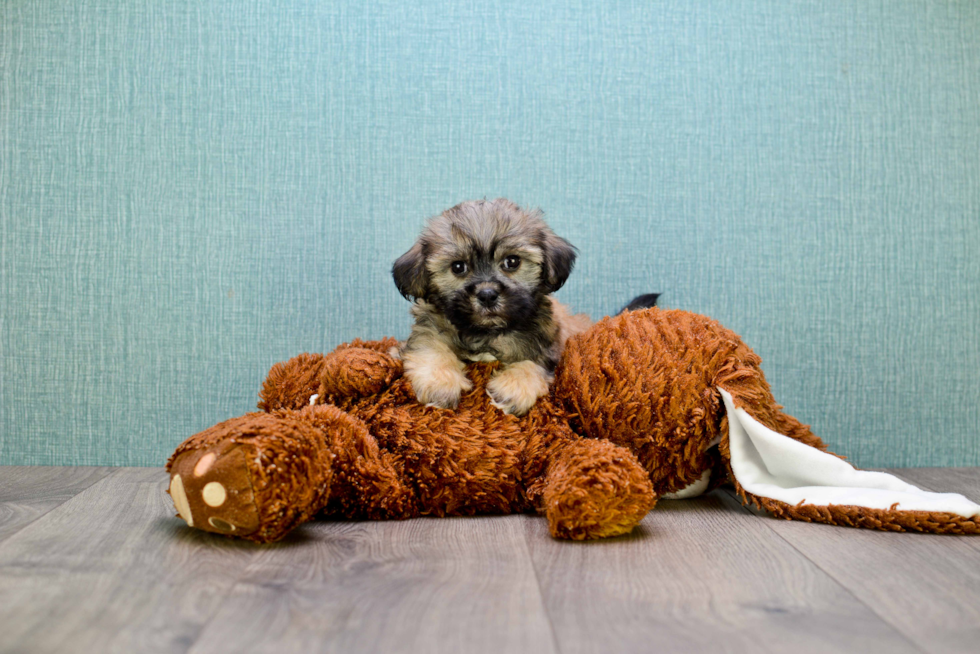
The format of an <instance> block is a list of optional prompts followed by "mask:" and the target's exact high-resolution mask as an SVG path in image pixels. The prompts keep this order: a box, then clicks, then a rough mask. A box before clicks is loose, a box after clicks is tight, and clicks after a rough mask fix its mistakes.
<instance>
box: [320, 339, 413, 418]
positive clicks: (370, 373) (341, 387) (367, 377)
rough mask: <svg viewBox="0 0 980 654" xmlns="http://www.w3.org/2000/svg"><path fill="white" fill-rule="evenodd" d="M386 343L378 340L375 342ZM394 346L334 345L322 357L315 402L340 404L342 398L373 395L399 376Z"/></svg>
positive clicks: (399, 366)
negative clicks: (383, 348) (332, 348)
mask: <svg viewBox="0 0 980 654" xmlns="http://www.w3.org/2000/svg"><path fill="white" fill-rule="evenodd" d="M384 343H386V342H385V341H379V342H377V344H378V345H379V346H380V344H384ZM369 345H371V344H369ZM396 354H397V349H392V350H391V351H390V352H389V351H381V350H380V349H379V348H378V347H350V346H345V347H342V348H338V349H336V350H334V351H333V352H331V353H330V354H328V355H326V356H325V357H324V362H323V366H322V368H321V369H320V371H319V384H318V385H317V391H316V393H317V395H318V401H319V402H337V403H341V401H342V400H343V399H353V398H361V397H366V396H369V395H376V394H378V393H380V392H382V391H383V390H385V389H386V388H388V387H389V386H390V385H391V382H392V381H393V380H394V379H395V378H396V377H398V376H399V375H401V372H402V363H401V361H400V360H399V359H397V358H396V356H395V355H396Z"/></svg>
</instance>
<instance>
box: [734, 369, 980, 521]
mask: <svg viewBox="0 0 980 654" xmlns="http://www.w3.org/2000/svg"><path fill="white" fill-rule="evenodd" d="M732 390H733V392H735V393H738V390H736V389H732ZM719 391H720V392H721V395H722V398H723V400H724V403H725V413H726V418H727V423H728V430H727V434H723V436H722V441H721V443H720V444H719V445H720V449H721V452H722V455H723V458H724V459H725V460H726V461H727V463H728V466H729V470H730V472H731V478H732V480H733V482H734V484H735V489H736V491H737V492H738V494H739V496H740V497H741V498H742V501H743V502H746V503H747V502H751V503H752V504H754V505H756V506H757V507H759V508H761V509H764V510H765V511H768V512H769V513H772V514H773V515H775V516H776V517H780V518H786V519H788V520H804V521H807V522H824V523H829V524H834V525H842V526H848V527H866V528H871V529H881V530H886V531H921V532H932V533H949V534H978V533H980V505H977V504H975V503H973V502H971V501H970V500H968V499H967V498H966V497H964V496H962V495H959V494H956V493H932V492H928V491H924V490H922V489H920V488H917V487H916V486H913V485H911V484H908V483H906V482H904V481H902V480H900V479H898V478H897V477H894V476H892V475H889V474H886V473H883V472H872V471H867V470H858V469H856V468H854V467H853V466H852V465H850V464H849V463H847V462H846V461H844V460H843V459H841V458H839V457H837V456H836V455H834V454H832V453H830V452H827V451H822V449H821V448H820V447H819V446H820V445H822V443H820V442H819V439H816V437H813V436H812V434H810V436H811V438H810V439H801V438H797V436H799V434H793V437H790V436H788V435H784V434H780V433H777V432H776V431H774V430H772V429H770V428H769V427H767V426H765V425H764V424H762V423H761V422H759V421H758V420H756V418H754V417H753V416H751V415H750V414H749V413H748V412H747V411H746V410H745V409H742V408H739V407H738V406H737V404H738V401H737V399H736V398H735V397H733V395H732V394H731V393H729V392H728V391H726V390H725V389H723V388H720V387H719ZM750 405H751V404H750ZM780 413H781V412H780ZM783 417H785V418H786V419H789V417H788V416H786V415H785V414H783ZM767 422H772V421H767ZM790 422H791V423H794V422H795V421H790ZM808 440H814V443H812V444H807V443H806V441H808ZM817 444H818V445H817ZM813 445H817V447H814V446H813Z"/></svg>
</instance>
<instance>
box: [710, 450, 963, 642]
mask: <svg viewBox="0 0 980 654" xmlns="http://www.w3.org/2000/svg"><path fill="white" fill-rule="evenodd" d="M887 472H891V473H898V474H899V476H902V477H905V478H906V479H907V480H908V481H909V482H910V483H917V482H919V481H922V482H923V484H922V485H924V486H929V485H933V486H934V487H935V489H936V490H946V491H953V492H957V491H958V490H968V487H970V485H971V484H974V483H975V481H974V480H975V479H976V478H977V477H976V476H977V475H980V469H973V470H972V472H970V471H961V472H959V473H950V472H948V471H947V472H945V473H942V474H940V473H939V472H938V471H933V472H926V473H911V472H910V471H908V470H888V471H887ZM957 479H959V481H956V480H957ZM926 481H928V482H929V484H926V483H925V482H926ZM974 487H975V486H974ZM973 495H974V496H975V493H974V494H973ZM729 501H730V502H731V503H732V504H733V505H734V504H737V503H738V501H737V499H736V498H735V496H734V494H729ZM757 519H758V520H759V523H760V524H762V525H765V526H766V528H768V529H770V530H772V531H773V532H774V533H776V534H778V535H779V536H780V537H781V538H783V539H784V540H785V541H786V542H788V543H790V544H791V545H792V546H793V547H794V548H796V549H797V550H798V551H799V552H801V553H802V554H804V555H805V556H806V557H807V558H808V559H810V560H811V561H813V562H814V563H815V564H816V565H817V566H819V567H820V569H822V570H824V571H825V572H826V573H827V574H828V575H830V576H831V577H832V578H833V579H834V580H836V581H837V582H838V583H839V584H840V585H842V586H843V587H845V588H846V589H847V590H848V591H850V592H851V593H852V594H853V595H854V596H855V597H857V598H858V599H859V600H861V601H862V602H863V603H865V604H866V605H868V606H869V607H871V609H872V610H873V611H874V612H875V613H876V614H877V615H879V616H881V618H882V619H883V620H885V621H887V622H888V623H889V624H890V625H892V626H893V627H894V628H895V629H897V630H898V631H900V632H901V633H902V634H904V635H905V636H906V637H907V638H908V639H909V640H911V641H912V642H914V643H916V644H917V645H918V646H919V647H920V648H921V649H922V650H924V651H927V652H944V653H945V652H971V653H972V652H976V651H977V643H978V642H980V566H978V565H977V561H978V558H977V549H976V547H977V537H976V536H944V535H936V534H918V533H892V532H879V531H872V530H868V529H850V528H847V527H835V526H830V525H819V524H808V523H805V522H793V521H787V520H775V519H772V518H769V517H768V516H760V517H758V518H757Z"/></svg>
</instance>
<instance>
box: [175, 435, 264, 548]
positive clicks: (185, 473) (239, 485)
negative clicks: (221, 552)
mask: <svg viewBox="0 0 980 654" xmlns="http://www.w3.org/2000/svg"><path fill="white" fill-rule="evenodd" d="M168 492H169V493H170V497H171V498H172V499H173V502H174V506H175V507H176V509H177V513H178V514H180V517H181V518H183V519H184V522H186V523H187V525H188V526H189V527H196V528H198V529H203V530H204V531H211V532H214V533H219V534H225V535H228V536H240V537H241V536H248V535H250V534H252V533H253V532H255V531H256V530H257V529H258V527H259V511H258V507H257V506H256V504H255V497H254V495H253V493H252V483H251V477H250V473H249V471H248V464H247V461H246V459H245V452H243V450H242V447H241V446H239V445H237V444H234V443H227V442H225V443H219V444H217V445H215V446H213V447H211V448H208V449H202V450H191V451H188V452H185V453H183V454H181V455H180V456H178V457H177V458H176V459H175V460H174V462H173V465H172V466H171V468H170V488H169V490H168Z"/></svg>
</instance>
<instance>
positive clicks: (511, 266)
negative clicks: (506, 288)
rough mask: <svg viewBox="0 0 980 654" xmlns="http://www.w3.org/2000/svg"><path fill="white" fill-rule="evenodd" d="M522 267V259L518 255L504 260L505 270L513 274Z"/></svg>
mask: <svg viewBox="0 0 980 654" xmlns="http://www.w3.org/2000/svg"><path fill="white" fill-rule="evenodd" d="M520 267H521V258H520V257H519V256H517V255H516V254H512V255H510V256H509V257H507V258H506V259H504V265H503V268H504V270H508V271H511V272H513V271H515V270H517V269H518V268H520Z"/></svg>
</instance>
